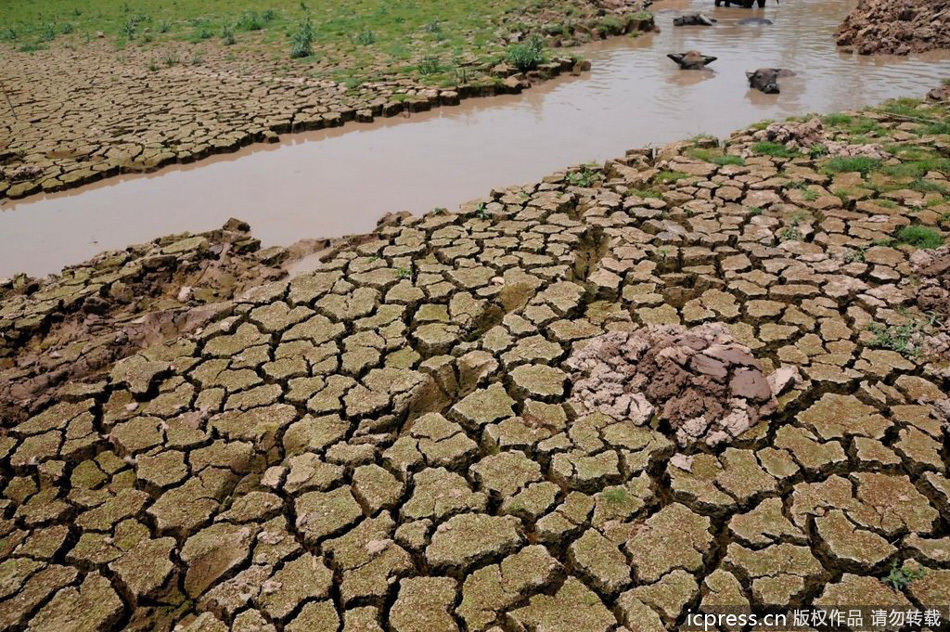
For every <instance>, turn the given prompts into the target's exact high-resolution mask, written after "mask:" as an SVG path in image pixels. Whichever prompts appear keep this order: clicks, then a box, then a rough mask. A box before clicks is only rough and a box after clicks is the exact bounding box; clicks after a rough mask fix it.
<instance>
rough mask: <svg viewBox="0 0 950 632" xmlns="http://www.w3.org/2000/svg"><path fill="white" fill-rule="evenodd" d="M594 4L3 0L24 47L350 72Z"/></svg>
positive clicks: (486, 41)
mask: <svg viewBox="0 0 950 632" xmlns="http://www.w3.org/2000/svg"><path fill="white" fill-rule="evenodd" d="M591 9H592V7H591V5H590V4H588V3H585V2H583V0H577V1H576V4H575V3H574V0H532V1H531V2H529V3H527V5H526V3H525V2H524V1H523V0H455V1H453V2H445V1H443V0H348V1H347V2H339V1H337V0H265V1H263V2H255V1H252V0H174V1H172V2H168V1H165V0H89V1H87V2H78V1H76V0H44V1H43V2H36V1H35V0H4V1H3V2H2V3H0V41H5V42H6V43H7V45H9V46H12V47H13V48H15V49H16V50H19V51H21V52H24V53H28V52H33V51H37V50H42V49H44V48H46V47H48V46H50V45H51V44H52V43H53V42H57V43H64V42H65V43H66V44H67V45H69V46H77V47H78V46H81V45H82V44H84V43H88V42H90V41H94V40H97V39H99V38H105V39H106V40H107V41H109V42H111V43H113V44H114V45H115V46H116V48H118V49H124V48H126V47H129V46H138V47H143V48H153V47H158V46H161V45H162V44H163V43H168V42H192V43H194V44H200V43H201V42H205V41H208V42H217V43H222V44H225V45H228V46H236V47H237V48H236V49H234V50H235V54H237V51H239V50H241V49H242V48H245V49H255V50H258V52H264V53H266V54H269V55H271V56H272V58H274V59H276V58H284V59H301V60H311V61H312V60H315V59H316V60H319V61H322V62H324V63H325V64H326V65H329V66H334V67H335V68H337V71H338V73H337V74H342V75H346V74H348V73H349V74H352V73H351V72H350V71H351V70H352V69H353V68H365V67H367V66H371V67H377V68H378V67H385V66H388V67H389V68H388V70H389V72H393V71H396V72H406V73H412V74H417V75H432V74H438V73H440V72H442V71H443V70H444V66H447V65H452V66H458V65H459V64H460V63H462V62H463V60H467V61H469V62H475V61H484V60H486V59H488V58H490V57H491V56H492V55H494V56H497V55H498V54H499V52H500V50H501V47H502V43H503V40H504V39H505V37H506V36H507V35H508V34H510V33H518V32H519V31H520V32H524V31H527V30H530V27H529V26H528V24H522V23H520V21H521V17H520V16H521V15H524V16H525V19H526V20H528V21H530V22H531V23H532V25H533V26H535V27H541V28H546V29H548V30H549V32H558V30H559V29H562V28H563V25H564V24H569V23H571V21H572V20H574V18H575V17H576V18H577V19H578V20H582V19H584V18H589V17H591ZM552 16H556V18H557V23H549V22H550V19H551V17H552ZM453 62H454V63H453ZM334 78H337V79H340V78H341V77H340V76H337V77H334ZM344 78H345V77H344Z"/></svg>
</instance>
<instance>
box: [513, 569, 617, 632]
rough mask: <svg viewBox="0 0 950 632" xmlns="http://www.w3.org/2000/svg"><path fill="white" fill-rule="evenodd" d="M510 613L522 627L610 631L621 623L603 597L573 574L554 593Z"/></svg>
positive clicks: (548, 630)
mask: <svg viewBox="0 0 950 632" xmlns="http://www.w3.org/2000/svg"><path fill="white" fill-rule="evenodd" d="M508 617H509V618H510V619H511V620H512V621H513V622H514V624H515V625H516V626H520V628H518V629H526V630H544V631H545V632H579V631H580V630H584V632H607V630H610V629H612V628H613V627H614V626H615V625H617V619H616V618H614V615H613V614H611V612H610V610H608V609H607V607H606V606H605V605H604V604H603V602H602V601H601V600H600V597H598V596H597V594H596V593H594V592H592V591H591V590H590V589H589V588H587V587H586V586H584V584H583V583H581V582H580V581H579V580H577V579H575V578H573V577H568V578H567V581H565V582H564V585H563V586H561V588H560V589H558V591H557V592H556V593H555V594H554V595H535V596H534V597H532V598H531V601H529V602H528V605H526V606H524V607H522V608H518V609H517V610H514V611H512V612H510V613H508Z"/></svg>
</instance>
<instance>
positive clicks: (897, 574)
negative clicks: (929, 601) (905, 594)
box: [881, 560, 925, 590]
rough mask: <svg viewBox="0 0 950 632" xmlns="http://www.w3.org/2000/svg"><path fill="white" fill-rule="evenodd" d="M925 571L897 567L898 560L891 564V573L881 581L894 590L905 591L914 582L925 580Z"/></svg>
mask: <svg viewBox="0 0 950 632" xmlns="http://www.w3.org/2000/svg"><path fill="white" fill-rule="evenodd" d="M924 574H925V571H924V569H923V568H920V569H917V570H913V569H910V568H905V567H901V566H898V565H897V560H894V561H893V562H892V563H891V571H890V573H888V574H887V577H884V578H883V579H882V580H881V581H882V582H884V583H885V584H887V585H888V586H890V587H891V588H893V589H894V590H903V589H905V588H907V587H908V586H909V585H910V584H911V583H912V582H914V581H917V580H918V579H923V577H924Z"/></svg>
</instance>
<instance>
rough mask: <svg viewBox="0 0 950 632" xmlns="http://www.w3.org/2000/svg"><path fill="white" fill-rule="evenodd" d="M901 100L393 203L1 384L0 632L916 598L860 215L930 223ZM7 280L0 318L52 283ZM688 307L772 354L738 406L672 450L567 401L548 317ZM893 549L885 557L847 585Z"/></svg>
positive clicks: (943, 505) (912, 523)
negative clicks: (119, 342) (366, 223)
mask: <svg viewBox="0 0 950 632" xmlns="http://www.w3.org/2000/svg"><path fill="white" fill-rule="evenodd" d="M902 112H904V114H901V115H900V116H898V117H896V118H895V117H894V116H891V115H887V114H883V113H881V112H865V113H863V114H860V115H859V114H854V115H853V117H852V118H847V119H844V118H839V119H835V120H836V122H834V124H832V123H831V122H829V124H828V125H827V126H826V127H825V128H824V129H823V131H822V133H821V136H822V138H821V139H820V142H821V143H824V142H843V143H847V144H857V143H859V142H860V141H859V139H858V138H857V136H856V134H858V132H855V131H854V130H855V129H867V128H868V126H869V125H870V124H871V123H873V124H874V127H875V129H878V130H879V131H878V132H877V133H879V134H881V135H882V136H886V137H887V138H888V139H889V140H888V143H889V144H896V145H897V146H899V147H902V146H904V145H902V143H906V144H907V145H906V146H907V147H909V148H911V149H909V150H907V151H901V150H899V149H898V150H895V153H894V154H892V156H893V157H892V158H891V159H889V161H888V163H887V164H876V165H872V166H870V167H869V166H868V165H867V164H866V163H865V164H863V165H858V166H860V167H861V169H862V170H861V171H848V170H843V169H842V168H841V166H842V163H840V162H832V161H833V160H834V159H833V158H829V157H826V156H822V155H821V152H820V151H815V152H809V153H795V152H793V151H792V150H791V149H789V148H787V147H785V146H783V145H778V144H777V143H773V144H768V143H769V142H770V141H767V140H766V131H765V130H758V129H750V130H745V131H742V132H738V133H736V134H734V135H733V137H732V138H731V139H730V142H729V145H728V146H727V147H726V149H725V151H723V150H722V148H717V147H714V146H713V144H712V143H710V142H708V141H702V140H700V141H692V142H683V143H676V144H673V145H669V146H665V147H662V148H659V149H658V150H656V151H652V150H638V151H631V152H629V153H628V154H627V155H625V156H623V157H621V158H619V159H616V160H612V161H609V162H608V163H607V164H605V165H602V166H597V167H586V168H581V167H578V168H576V169H571V170H570V171H569V172H559V173H555V174H552V175H550V176H548V177H547V178H544V179H543V180H541V181H538V182H534V183H531V184H528V185H524V186H519V187H512V188H508V189H504V190H499V191H496V192H494V193H492V194H491V195H490V196H488V197H486V198H484V199H483V200H481V201H480V202H478V203H473V204H471V205H468V206H465V207H463V208H462V209H461V210H460V211H459V212H458V213H449V212H433V213H429V214H427V215H425V216H423V217H411V216H408V215H400V216H393V217H391V218H389V221H387V222H386V223H384V224H383V225H381V226H380V227H379V228H378V229H377V230H375V231H374V232H373V233H372V234H370V235H368V236H366V237H365V238H364V239H363V240H361V241H359V242H354V243H350V244H343V245H341V246H340V247H339V248H336V249H334V250H332V251H330V252H328V253H327V254H326V255H325V256H324V261H323V263H322V264H321V265H320V266H319V267H318V268H317V269H315V270H313V271H310V272H304V273H301V274H299V275H298V276H296V277H294V278H293V279H286V278H283V279H278V280H275V281H272V282H265V283H264V284H262V285H257V286H255V287H252V288H249V289H247V290H246V291H245V292H243V293H236V294H234V295H233V296H231V295H230V294H229V293H228V294H226V295H224V296H222V298H227V300H226V304H227V305H228V309H227V310H224V311H222V312H221V313H220V314H217V315H215V316H213V317H211V318H210V319H209V320H208V322H206V323H205V324H204V325H203V326H202V327H201V328H200V330H199V329H195V330H194V331H192V332H190V333H186V334H184V335H181V336H177V337H172V338H170V339H168V340H164V341H162V340H160V341H155V342H154V343H150V344H147V345H146V346H144V347H141V348H136V349H131V350H130V351H134V353H133V354H132V355H127V356H125V357H123V358H121V359H118V361H116V362H112V361H111V360H110V361H108V362H105V363H104V364H103V365H102V366H101V367H100V368H99V370H97V371H96V372H95V373H94V374H91V375H88V376H86V377H85V378H83V379H81V380H72V381H69V382H67V383H61V384H54V383H50V385H49V388H47V389H46V390H45V391H43V392H41V393H36V394H31V395H30V396H29V397H24V398H22V399H14V398H16V393H13V392H11V391H8V390H5V391H3V392H2V396H3V397H5V398H7V399H9V400H11V401H7V402H6V404H7V406H8V407H10V408H15V409H16V410H17V411H19V413H18V414H17V415H16V416H9V415H7V414H6V413H4V424H3V430H2V434H0V468H2V473H3V488H2V497H0V533H2V540H0V576H2V577H3V578H4V580H3V582H2V585H0V627H2V628H4V629H12V630H19V629H26V628H30V627H32V628H34V629H44V630H45V629H53V630H58V629H70V628H71V627H75V626H76V622H77V621H78V622H81V623H82V626H83V627H84V628H88V629H116V630H118V629H122V630H146V629H148V630H171V629H173V628H175V627H176V626H180V627H178V628H177V629H179V630H185V631H188V632H197V631H198V630H201V631H222V632H223V631H225V630H241V631H245V630H281V629H283V630H288V631H295V630H308V631H311V630H328V631H329V630H333V631H336V630H340V629H344V630H359V629H365V630H382V629H390V630H395V631H397V632H408V631H428V630H432V629H438V630H457V629H467V630H470V631H478V630H489V629H493V628H494V629H495V630H497V629H499V628H502V629H516V630H539V629H544V630H549V631H552V632H560V631H562V630H563V631H565V632H578V631H584V632H588V631H591V632H597V631H602V632H608V631H620V630H667V629H675V628H676V627H677V626H679V625H682V623H683V622H684V618H685V613H686V611H687V610H689V609H692V610H695V609H696V608H697V607H699V606H707V607H714V606H736V607H743V606H748V605H750V604H751V605H754V606H756V607H759V608H762V607H766V606H785V605H787V604H822V605H826V606H829V607H830V606H837V605H840V606H847V605H854V604H859V603H861V602H863V601H865V600H870V601H873V602H874V603H880V604H909V605H910V606H912V607H914V608H915V609H916V608H920V607H925V606H940V605H941V604H944V605H945V604H946V603H948V602H950V570H948V558H947V554H946V551H947V550H948V547H950V540H948V533H950V524H948V517H950V479H948V477H947V465H948V455H947V449H946V443H945V442H946V435H945V426H946V418H945V415H944V414H943V412H942V411H943V410H944V409H945V408H939V407H935V406H934V403H935V402H939V401H940V400H943V399H944V398H945V397H946V393H947V381H946V377H944V376H942V375H941V374H940V373H939V371H938V370H937V367H936V365H935V364H934V363H933V362H932V361H931V360H930V359H929V358H927V357H926V356H924V355H921V354H913V353H902V352H901V351H899V350H896V349H893V348H886V347H884V346H882V345H881V344H879V341H877V340H876V338H875V336H874V334H873V332H872V331H871V330H870V329H869V327H870V326H871V325H872V324H878V325H881V326H898V325H900V324H901V323H903V322H906V321H907V319H912V318H918V317H920V316H921V313H920V311H919V309H918V308H917V307H916V306H915V300H916V298H915V296H914V292H913V290H914V288H913V287H910V286H904V285H902V279H903V278H905V277H906V276H907V275H908V274H909V273H910V272H911V269H912V268H911V266H912V265H913V263H912V260H911V258H912V256H913V252H914V249H913V247H911V246H908V245H906V244H902V243H900V242H898V241H894V240H893V235H895V234H896V233H897V232H898V230H899V229H900V228H902V227H904V226H907V225H910V224H914V225H916V226H918V227H922V228H928V229H930V230H931V231H933V232H934V234H936V235H937V236H938V237H942V236H943V234H942V232H941V224H940V222H941V218H942V217H944V215H945V214H946V213H948V212H950V206H948V202H947V200H946V198H945V197H943V194H939V193H936V192H935V190H934V186H933V185H936V186H940V187H946V186H950V183H948V180H947V176H948V171H947V170H946V169H945V167H944V166H940V165H942V164H944V163H939V162H931V163H930V164H931V166H933V165H937V167H935V168H932V169H931V170H930V171H928V172H927V173H926V174H924V176H922V177H923V178H924V180H926V181H927V182H930V183H931V184H930V185H927V186H921V183H920V182H918V181H917V180H915V179H914V178H913V174H911V176H910V178H909V179H907V180H906V181H905V180H904V177H905V176H906V171H907V169H908V168H909V167H908V166H909V165H910V164H912V163H915V162H917V161H919V160H921V159H922V154H921V152H935V153H936V152H939V151H945V150H946V148H947V147H948V143H950V136H948V135H947V134H946V133H945V129H946V128H945V127H940V126H939V123H943V124H944V125H945V124H946V122H947V118H946V117H947V114H946V112H945V111H943V110H941V109H939V108H937V107H933V108H920V109H915V110H914V113H913V116H914V118H915V119H919V120H916V121H913V120H908V118H907V116H906V110H902ZM940 130H944V131H942V132H941V131H940ZM763 143H765V144H763ZM926 155H927V156H929V158H927V159H928V160H935V158H934V156H931V155H930V154H926ZM727 157H728V158H727ZM847 164H848V165H853V164H854V163H847ZM898 166H900V167H901V169H891V168H892V167H898ZM918 189H922V190H918ZM230 232H235V231H230ZM237 232H238V233H240V231H237ZM241 234H242V235H243V236H242V237H232V236H230V235H225V234H224V232H222V236H221V237H222V238H221V239H210V238H208V237H207V236H206V237H204V238H205V239H207V240H208V241H209V244H210V243H214V244H217V243H224V242H228V243H239V242H240V241H241V239H248V237H247V236H246V234H243V233H241ZM225 237H227V238H225ZM235 239H237V241H234V240H235ZM180 241H181V238H178V239H174V240H170V241H168V242H162V243H160V244H154V245H152V246H148V247H145V248H143V249H134V251H133V252H131V253H129V254H128V256H130V257H131V259H132V260H137V259H138V258H139V257H141V256H142V255H144V254H145V253H146V252H151V251H152V250H153V249H155V248H159V247H161V248H167V247H170V246H173V245H174V244H179V245H178V246H174V247H175V248H176V249H177V248H181V249H182V250H183V251H186V250H188V249H187V248H184V247H183V246H182V245H181V244H180ZM188 243H194V242H188ZM261 256H263V255H262V254H261V255H258V257H259V258H260V257H261ZM208 259H209V260H210V262H213V261H214V260H215V259H214V257H208ZM209 265H210V263H209ZM212 267H213V266H212ZM67 276H69V275H67ZM172 278H173V279H174V278H176V277H175V276H174V275H172ZM75 281H76V283H75V285H77V286H78V287H77V288H76V289H75V290H70V291H71V292H74V293H75V292H80V291H85V290H81V289H80V288H87V287H94V285H95V284H98V283H102V284H103V286H105V285H106V284H110V283H111V284H112V285H110V286H109V287H110V288H111V287H113V286H114V284H115V283H116V281H115V280H114V279H112V280H110V278H109V277H106V278H99V277H98V276H96V275H95V274H93V273H92V271H90V275H89V276H88V278H76V279H75ZM188 282H189V283H190V284H191V287H192V290H193V292H195V293H198V294H200V292H201V290H202V288H203V285H202V281H201V280H200V279H190V278H189V281H188ZM47 283H48V284H49V285H44V288H46V287H50V288H53V287H56V288H62V287H65V286H69V285H71V284H70V283H68V282H67V281H66V280H65V279H60V280H58V281H57V280H51V281H48V282H47ZM237 285H240V283H238V284H237ZM212 286H214V284H212ZM7 291H13V290H7ZM17 291H20V290H17ZM42 292H43V289H40V288H37V289H36V290H35V291H32V292H30V291H26V292H25V293H24V294H23V296H24V298H23V299H16V300H15V303H16V304H17V305H18V306H19V307H18V309H21V310H27V311H30V310H33V311H35V312H36V313H44V312H43V310H44V309H46V307H47V304H48V302H49V301H52V302H54V303H57V304H58V303H60V302H64V301H63V297H61V296H48V295H45V294H42ZM163 295H164V296H171V295H174V296H176V297H177V296H178V294H177V293H176V292H174V291H173V289H172V288H169V289H168V291H167V292H163ZM100 298H101V299H102V300H103V301H106V299H105V298H103V297H100ZM5 302H6V301H5ZM82 304H83V305H85V300H84V301H83V302H82ZM91 304H92V305H91V306H92V307H96V308H97V309H98V307H97V306H99V305H101V303H99V302H98V301H91ZM209 304H210V305H221V303H220V302H217V301H212V302H211V303H209ZM158 309H161V306H160V305H154V306H150V305H142V310H137V311H135V316H134V318H136V319H137V318H141V317H142V316H144V315H146V314H147V313H151V312H152V311H155V310H158ZM143 310H144V311H143ZM107 313H109V312H107ZM90 317H91V316H90ZM24 318H26V313H24V315H23V317H22V318H20V319H15V320H13V321H12V322H8V321H0V323H2V326H3V327H4V329H3V333H4V336H7V335H8V334H9V332H11V331H14V330H15V329H16V327H17V324H18V323H20V324H21V325H22V324H26V323H27V320H24ZM63 318H64V319H66V318H68V317H66V316H63ZM70 322H82V321H81V320H79V319H78V317H77V320H75V321H70ZM713 324H721V326H723V327H724V328H725V329H726V330H727V331H728V334H729V336H731V338H732V339H734V340H736V341H737V342H738V343H739V344H741V345H743V346H744V347H747V348H748V349H749V350H750V351H751V353H752V354H753V355H754V356H755V358H756V360H757V361H758V363H759V366H760V367H761V370H762V372H763V373H764V374H765V375H767V376H769V377H770V378H771V379H772V381H773V382H774V383H776V384H778V383H780V382H781V381H784V378H782V373H780V372H781V371H784V370H785V369H783V368H782V365H788V367H789V368H794V369H796V370H798V371H799V373H800V375H801V380H800V381H799V382H797V383H794V384H793V385H791V388H789V389H788V390H786V391H785V392H781V394H780V395H778V396H777V398H776V399H777V401H776V408H775V411H774V412H772V413H771V414H770V415H768V423H758V424H756V425H755V426H754V427H752V428H750V429H749V430H747V431H746V432H745V433H743V434H741V435H740V436H738V437H735V438H734V440H733V441H731V442H730V443H728V444H720V445H718V446H716V447H715V448H708V447H706V446H701V445H699V444H697V445H696V446H694V448H695V449H694V450H693V451H692V454H690V455H688V456H686V455H683V454H678V455H676V454H675V452H676V451H677V448H676V445H675V443H674V441H671V440H670V438H669V437H668V436H666V434H664V433H663V432H660V431H658V430H656V429H654V428H651V427H649V426H647V425H642V426H639V425H636V424H634V423H630V422H629V421H627V420H615V419H612V418H610V417H607V416H605V415H603V414H600V413H593V414H578V411H577V410H576V407H575V406H574V405H572V404H571V405H569V401H570V398H571V397H572V393H571V387H570V382H569V375H568V372H567V371H565V370H564V369H563V368H561V367H563V366H564V364H563V363H564V362H565V361H566V360H567V359H568V358H569V357H571V355H572V354H575V353H578V352H579V350H580V347H581V346H582V344H583V343H585V342H587V341H590V340H592V339H597V338H598V337H600V336H604V335H608V334H613V333H620V334H623V335H627V334H628V332H635V331H643V330H646V331H650V329H648V328H649V327H650V326H658V327H660V328H661V329H660V331H676V332H679V331H680V330H679V329H675V330H673V329H662V328H664V327H667V328H669V327H672V326H677V327H680V326H682V327H684V328H686V332H687V333H683V334H680V333H676V334H675V335H676V336H680V335H682V336H683V340H686V339H687V338H688V337H689V335H690V334H689V333H688V332H689V331H690V330H691V329H692V328H697V327H698V328H700V329H699V331H706V332H710V333H711V332H712V331H713V327H712V325H713ZM715 331H716V332H717V333H716V336H719V335H721V334H720V333H718V332H719V330H718V327H717V328H716V329H715ZM628 338H629V336H628ZM717 339H718V338H717ZM81 342H83V341H80V343H81ZM707 349H708V347H707ZM903 351H906V349H905V350H903ZM95 353H97V350H96V348H95V347H88V346H85V345H83V344H77V345H75V346H69V347H67V348H65V349H64V350H63V351H62V352H60V354H61V355H63V356H64V357H66V356H67V354H69V357H70V358H74V361H75V362H76V363H82V362H84V359H85V358H87V357H89V356H90V354H95ZM743 353H745V351H743ZM34 354H36V355H38V357H40V358H42V357H43V356H42V349H39V350H37V349H30V348H29V347H28V346H27V347H22V346H15V347H12V348H11V351H10V352H9V353H8V355H7V357H6V359H5V362H10V363H14V364H16V363H18V362H21V361H23V362H24V364H27V362H26V361H27V360H28V359H29V358H32V357H34ZM738 370H740V369H736V371H738ZM42 374H43V371H42V368H41V367H38V368H37V375H39V376H41V375H42ZM779 378H782V380H780V379H779ZM757 393H758V389H756V391H755V394H757ZM763 394H764V392H763ZM628 410H629V409H628ZM763 421H764V420H763ZM700 448H702V449H700ZM895 564H896V565H897V566H898V567H904V568H905V569H907V571H908V574H909V576H913V577H916V578H917V579H913V580H912V581H910V582H909V583H907V584H906V585H905V586H903V587H900V588H898V589H894V588H892V587H891V586H889V585H888V584H885V583H884V582H882V581H881V578H882V577H884V576H885V575H887V574H888V572H890V569H891V568H892V565H895ZM919 569H923V573H922V574H920V573H918V572H917V571H918V570H919ZM911 571H913V572H911Z"/></svg>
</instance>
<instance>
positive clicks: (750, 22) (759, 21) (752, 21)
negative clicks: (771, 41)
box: [736, 18, 775, 26]
mask: <svg viewBox="0 0 950 632" xmlns="http://www.w3.org/2000/svg"><path fill="white" fill-rule="evenodd" d="M736 24H738V25H740V26H769V25H771V24H775V23H774V22H773V21H772V20H769V19H768V18H746V19H744V20H739V21H738V22H736Z"/></svg>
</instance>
